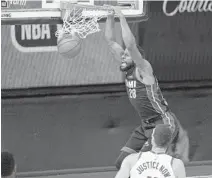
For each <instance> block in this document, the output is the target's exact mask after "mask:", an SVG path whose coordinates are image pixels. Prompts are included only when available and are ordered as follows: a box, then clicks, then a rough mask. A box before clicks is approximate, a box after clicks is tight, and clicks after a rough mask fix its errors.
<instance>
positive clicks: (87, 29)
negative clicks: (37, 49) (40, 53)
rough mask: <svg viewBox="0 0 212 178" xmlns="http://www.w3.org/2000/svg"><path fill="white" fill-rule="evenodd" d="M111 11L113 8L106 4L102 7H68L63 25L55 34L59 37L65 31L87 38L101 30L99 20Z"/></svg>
mask: <svg viewBox="0 0 212 178" xmlns="http://www.w3.org/2000/svg"><path fill="white" fill-rule="evenodd" d="M109 13H112V10H111V9H109V8H107V7H104V6H103V7H102V8H101V9H94V8H93V9H88V8H83V7H73V8H72V9H66V10H65V15H64V17H63V27H62V29H60V30H58V31H57V32H56V34H55V35H56V36H57V37H59V36H61V35H62V34H64V33H65V34H74V33H77V34H78V35H79V37H80V38H86V37H87V36H88V35H89V34H92V33H96V32H99V31H100V28H99V24H98V21H99V20H100V19H102V18H103V17H106V16H107V15H108V14H109Z"/></svg>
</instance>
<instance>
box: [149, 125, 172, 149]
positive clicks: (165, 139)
mask: <svg viewBox="0 0 212 178" xmlns="http://www.w3.org/2000/svg"><path fill="white" fill-rule="evenodd" d="M171 141H172V130H171V128H170V126H169V125H167V124H159V125H157V126H156V127H155V129H154V130H153V133H152V145H153V146H155V147H159V148H164V149H166V148H167V147H168V146H169V144H170V143H171Z"/></svg>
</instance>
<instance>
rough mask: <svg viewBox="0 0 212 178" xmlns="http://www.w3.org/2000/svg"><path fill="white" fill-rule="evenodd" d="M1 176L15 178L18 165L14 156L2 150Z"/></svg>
mask: <svg viewBox="0 0 212 178" xmlns="http://www.w3.org/2000/svg"><path fill="white" fill-rule="evenodd" d="M1 177H2V178H15V177H16V165H15V160H14V157H13V155H12V154H11V153H9V152H1Z"/></svg>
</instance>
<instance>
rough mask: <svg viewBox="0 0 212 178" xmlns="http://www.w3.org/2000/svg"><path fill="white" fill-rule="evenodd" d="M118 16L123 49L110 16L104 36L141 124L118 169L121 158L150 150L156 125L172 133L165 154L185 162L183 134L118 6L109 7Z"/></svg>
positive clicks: (186, 154)
mask: <svg viewBox="0 0 212 178" xmlns="http://www.w3.org/2000/svg"><path fill="white" fill-rule="evenodd" d="M112 8H113V9H114V11H115V13H116V14H117V15H118V16H119V19H120V25H121V29H122V38H123V41H124V45H125V47H126V49H125V50H124V49H123V48H122V47H121V46H120V45H119V44H118V43H116V42H115V36H114V35H115V34H114V25H115V22H114V14H110V15H108V17H107V21H106V29H105V37H106V40H107V42H108V45H109V47H110V50H111V53H112V54H113V57H114V58H115V59H117V60H118V61H120V62H121V66H120V70H121V71H122V72H123V73H124V75H125V84H126V89H127V94H128V97H129V100H130V102H131V104H132V105H133V106H134V108H135V110H136V111H137V112H138V114H139V116H140V118H141V125H140V126H139V127H137V128H136V129H135V130H134V132H133V133H132V135H131V137H130V139H129V140H128V141H127V143H126V145H125V146H124V147H123V148H122V149H121V154H120V155H119V157H118V159H117V161H116V167H117V168H118V169H119V168H120V165H121V163H122V161H123V159H124V158H125V157H126V156H127V155H129V154H131V153H136V152H139V151H140V150H141V149H142V151H148V150H150V149H151V133H152V130H153V128H154V127H155V126H156V125H157V124H161V123H165V124H169V125H170V127H171V128H172V131H173V138H172V144H171V145H170V147H169V149H168V152H169V154H171V155H175V156H178V157H179V158H181V159H182V160H183V161H184V162H188V160H189V159H188V154H189V140H188V136H187V133H186V132H185V131H184V130H183V128H182V127H181V125H180V123H179V121H178V120H177V119H176V117H175V115H174V114H173V113H172V112H171V110H170V109H169V107H168V104H167V102H166V100H165V99H164V98H163V95H162V93H161V90H160V88H159V86H158V81H157V79H156V77H155V76H154V74H153V69H152V66H151V64H150V63H149V62H148V61H147V60H145V58H144V55H143V51H142V50H141V49H140V47H138V46H137V45H136V41H135V38H134V36H133V34H132V32H131V30H130V28H129V26H128V23H127V21H126V19H125V17H124V15H123V14H122V12H121V10H120V9H119V8H118V7H112Z"/></svg>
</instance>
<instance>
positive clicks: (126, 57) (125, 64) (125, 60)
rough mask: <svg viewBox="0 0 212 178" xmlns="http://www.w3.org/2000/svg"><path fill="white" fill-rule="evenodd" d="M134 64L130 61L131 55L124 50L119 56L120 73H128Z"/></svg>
mask: <svg viewBox="0 0 212 178" xmlns="http://www.w3.org/2000/svg"><path fill="white" fill-rule="evenodd" d="M134 65H135V63H134V62H133V60H132V57H131V54H130V52H129V50H128V49H125V51H124V52H123V54H122V56H121V66H120V70H121V71H122V72H126V71H128V70H129V69H130V68H132V67H134Z"/></svg>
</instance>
